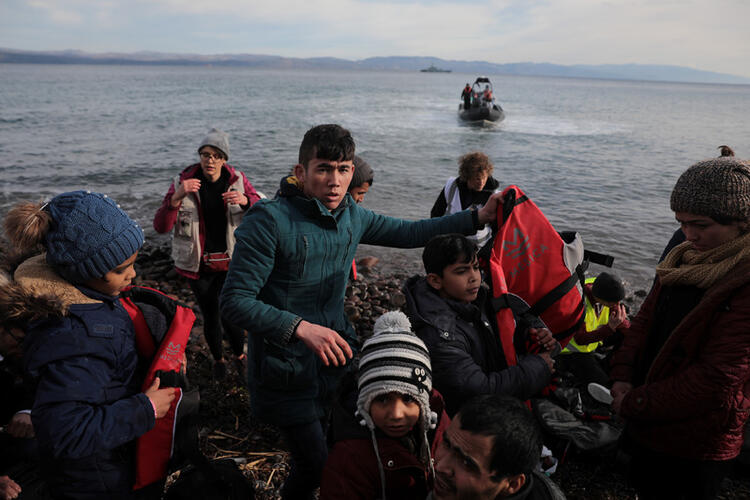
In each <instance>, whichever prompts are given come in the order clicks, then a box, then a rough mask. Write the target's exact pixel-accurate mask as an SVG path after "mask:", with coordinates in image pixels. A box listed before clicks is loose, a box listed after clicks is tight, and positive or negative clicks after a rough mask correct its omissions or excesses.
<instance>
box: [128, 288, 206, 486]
mask: <svg viewBox="0 0 750 500" xmlns="http://www.w3.org/2000/svg"><path fill="white" fill-rule="evenodd" d="M141 302H145V303H148V304H150V305H154V306H156V307H157V308H158V309H159V310H160V312H161V313H162V314H164V316H166V319H167V322H168V324H169V327H168V330H167V332H166V334H165V335H164V337H163V339H162V340H161V342H160V343H159V345H156V341H155V339H154V332H152V331H151V329H150V328H149V325H148V322H147V318H146V317H145V315H144V313H143V311H142V310H141V309H140V308H139V307H138V305H137V304H138V303H141ZM120 303H121V304H122V305H123V307H124V308H125V310H126V311H127V312H128V315H129V316H130V318H131V319H132V320H133V325H134V326H135V343H136V349H137V351H138V354H139V355H141V356H143V357H146V358H151V360H152V361H151V365H150V366H149V369H148V373H147V374H146V378H145V380H144V381H143V386H142V390H143V391H145V390H146V389H148V388H149V387H150V386H151V384H152V383H153V382H154V378H156V375H157V371H161V372H163V373H167V372H176V373H179V372H180V368H181V365H182V359H183V355H184V354H185V347H186V346H187V342H188V339H189V338H190V330H191V329H192V327H193V322H194V321H195V314H194V313H193V311H192V309H190V308H189V307H187V306H184V305H182V304H179V303H178V302H177V301H176V300H174V299H172V298H171V297H169V296H168V295H166V294H164V293H162V292H160V291H158V290H154V289H152V288H147V287H130V288H128V289H127V290H125V291H124V293H123V294H122V297H121V298H120ZM164 382H165V381H164V377H163V376H162V378H161V385H160V387H165V383H164ZM181 401H182V389H181V388H180V387H176V388H175V399H174V400H173V401H172V404H171V406H170V408H169V411H167V414H166V415H164V417H162V418H159V419H157V420H156V423H155V424H154V427H153V428H152V429H151V430H150V431H148V432H147V433H145V434H143V435H142V436H140V437H139V438H138V440H137V441H136V475H135V485H134V486H133V489H134V490H136V489H140V488H143V487H144V486H148V485H149V484H151V483H154V482H156V481H159V480H161V479H164V478H165V477H166V476H167V465H168V463H169V459H170V458H171V456H172V451H173V446H174V431H175V424H176V422H177V418H176V416H177V412H178V409H179V406H180V402H181Z"/></svg>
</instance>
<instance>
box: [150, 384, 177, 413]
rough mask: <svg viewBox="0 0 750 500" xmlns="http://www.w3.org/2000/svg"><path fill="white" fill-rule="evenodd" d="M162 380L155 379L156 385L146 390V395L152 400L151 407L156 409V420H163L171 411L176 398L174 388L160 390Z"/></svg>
mask: <svg viewBox="0 0 750 500" xmlns="http://www.w3.org/2000/svg"><path fill="white" fill-rule="evenodd" d="M160 383H161V380H160V379H159V377H156V378H155V379H154V383H153V384H151V387H149V388H148V390H146V392H145V393H144V394H146V397H148V399H150V400H151V406H153V407H154V414H155V415H156V418H162V417H163V416H164V415H166V414H167V412H168V411H169V406H170V405H171V404H172V400H174V398H175V394H174V387H166V388H164V389H159V384H160Z"/></svg>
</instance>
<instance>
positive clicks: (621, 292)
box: [591, 273, 625, 302]
mask: <svg viewBox="0 0 750 500" xmlns="http://www.w3.org/2000/svg"><path fill="white" fill-rule="evenodd" d="M591 293H593V294H594V297H596V298H597V299H601V300H606V301H607V302H620V301H621V300H622V299H624V298H625V287H623V286H622V282H621V281H620V279H619V278H617V276H614V275H612V274H609V273H601V274H600V275H599V276H597V277H596V279H595V280H594V284H593V285H592V286H591Z"/></svg>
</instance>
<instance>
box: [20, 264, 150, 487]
mask: <svg viewBox="0 0 750 500" xmlns="http://www.w3.org/2000/svg"><path fill="white" fill-rule="evenodd" d="M15 279H16V281H17V282H19V283H20V284H21V285H22V286H23V287H24V288H25V289H27V290H29V291H30V292H31V293H33V294H35V295H41V294H48V295H52V296H55V297H57V298H58V299H59V300H60V302H61V304H62V311H61V315H60V316H58V317H51V318H48V319H46V320H44V321H40V322H36V323H32V324H31V325H29V330H28V331H27V334H26V338H25V341H24V351H25V355H24V365H25V369H26V371H27V373H28V374H29V375H30V376H32V377H33V378H34V379H35V380H36V381H37V390H36V400H35V402H34V407H33V409H32V413H31V418H32V422H33V424H34V430H35V432H36V435H37V438H38V440H39V448H40V453H41V455H42V461H43V467H44V468H45V469H46V471H47V474H46V475H48V479H49V482H50V486H51V490H52V491H55V492H56V493H57V494H64V492H66V491H69V492H71V493H74V495H75V496H76V498H86V497H87V496H88V497H91V498H94V497H95V496H96V495H101V494H102V492H107V496H108V497H109V498H121V497H122V498H127V497H128V496H129V495H130V493H131V492H130V490H131V488H132V485H133V476H132V458H133V455H132V450H131V446H130V443H131V442H132V441H133V440H135V439H136V438H137V437H138V436H140V435H142V434H144V433H145V432H147V431H148V430H149V429H151V428H152V427H153V425H154V410H153V407H152V405H151V402H150V401H149V399H148V397H146V395H145V394H143V393H142V392H141V388H140V383H139V381H140V380H141V377H142V375H143V373H142V371H143V370H142V368H145V367H142V366H140V365H139V358H138V354H137V352H136V347H135V339H134V337H135V331H134V327H133V323H132V321H131V320H130V317H129V316H128V314H127V312H126V311H125V310H124V309H123V307H122V305H121V304H120V303H119V300H118V299H117V298H114V297H108V296H104V295H102V294H98V293H97V292H94V291H92V290H87V289H84V288H80V289H79V288H76V287H74V286H72V285H71V284H69V283H68V282H66V281H64V280H62V278H60V277H59V276H57V275H56V274H55V273H54V271H53V270H52V269H51V268H50V267H49V266H47V264H46V263H45V262H44V256H39V257H35V258H32V259H29V260H28V261H26V262H24V263H23V264H21V266H19V268H18V270H17V271H16V273H15ZM84 292H85V293H84Z"/></svg>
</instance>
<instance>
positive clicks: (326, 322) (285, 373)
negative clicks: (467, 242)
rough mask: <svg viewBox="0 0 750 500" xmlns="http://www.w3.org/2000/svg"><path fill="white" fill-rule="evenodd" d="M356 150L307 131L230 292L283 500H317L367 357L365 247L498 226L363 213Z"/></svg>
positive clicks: (241, 250) (461, 218) (236, 267)
mask: <svg viewBox="0 0 750 500" xmlns="http://www.w3.org/2000/svg"><path fill="white" fill-rule="evenodd" d="M353 158H354V140H353V139H352V136H351V134H350V133H349V131H348V130H346V129H344V128H342V127H340V126H338V125H319V126H317V127H313V128H312V129H310V130H308V131H307V133H306V134H305V137H304V139H303V140H302V145H301V146H300V151H299V163H298V164H297V165H295V167H294V176H290V177H287V178H286V179H284V180H283V181H282V183H281V189H280V190H279V196H278V197H277V198H276V199H274V200H261V201H260V202H258V203H256V204H255V205H253V207H252V208H251V209H250V211H249V212H248V213H247V214H246V215H245V217H244V219H243V220H242V223H241V225H240V227H239V228H238V229H237V231H236V232H235V238H236V246H235V250H234V254H233V256H232V263H231V265H230V268H229V274H228V276H227V279H226V282H225V284H224V289H223V290H222V294H221V309H222V314H223V315H224V317H225V318H226V319H227V320H228V321H230V322H232V323H233V324H236V325H238V326H240V327H242V328H244V329H246V330H248V331H249V332H250V335H249V339H248V358H249V363H248V365H249V366H248V383H249V384H248V385H249V388H250V402H251V406H252V409H253V412H254V413H255V415H256V416H257V417H258V418H260V419H261V420H263V421H266V422H269V423H273V424H275V425H278V426H279V427H280V428H281V430H282V431H283V433H284V435H285V436H286V439H287V442H288V444H289V448H290V452H291V455H292V470H291V472H290V474H289V478H288V479H287V481H286V483H285V484H284V487H283V488H282V496H283V498H294V499H298V498H312V495H313V493H314V491H315V488H317V486H318V485H319V482H320V476H321V473H322V469H323V464H324V463H325V459H326V456H327V453H328V452H327V449H326V443H325V430H326V425H327V423H326V418H327V415H328V412H329V409H330V406H331V404H332V398H333V396H334V393H335V390H336V388H337V385H338V382H339V380H340V379H341V377H342V375H343V374H344V372H345V371H346V370H348V368H349V365H348V363H347V361H348V360H349V359H351V358H352V356H353V354H354V351H355V350H356V349H357V337H356V334H355V332H354V328H353V327H352V326H351V324H350V323H349V321H348V319H347V317H346V314H345V313H344V292H345V290H346V282H347V278H348V274H349V269H350V267H351V262H352V259H353V258H354V253H355V251H356V249H357V245H358V244H359V243H360V242H362V243H366V244H370V245H382V246H391V247H401V248H414V247H419V246H422V245H424V244H425V243H426V242H427V241H428V240H429V239H430V238H431V237H432V236H434V235H436V234H442V233H447V232H460V233H464V234H473V233H474V232H476V230H477V229H478V228H481V227H483V226H484V224H486V223H488V222H489V221H491V220H492V219H493V218H494V217H495V213H496V209H497V202H498V199H497V198H496V197H493V198H491V199H490V201H488V203H487V204H486V205H485V206H484V208H482V209H481V210H479V211H477V210H465V211H463V212H459V213H456V214H453V215H449V216H445V217H441V218H436V219H426V220H421V221H405V220H401V219H396V218H391V217H385V216H382V215H378V214H375V213H373V212H371V211H369V210H367V209H364V208H362V207H361V206H359V205H357V204H356V203H354V201H353V199H352V197H351V195H349V194H348V193H347V188H348V186H349V183H350V181H351V178H352V174H353V171H354V166H353V164H352V160H353Z"/></svg>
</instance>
